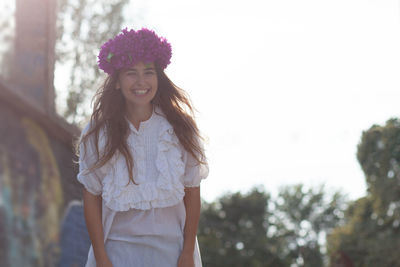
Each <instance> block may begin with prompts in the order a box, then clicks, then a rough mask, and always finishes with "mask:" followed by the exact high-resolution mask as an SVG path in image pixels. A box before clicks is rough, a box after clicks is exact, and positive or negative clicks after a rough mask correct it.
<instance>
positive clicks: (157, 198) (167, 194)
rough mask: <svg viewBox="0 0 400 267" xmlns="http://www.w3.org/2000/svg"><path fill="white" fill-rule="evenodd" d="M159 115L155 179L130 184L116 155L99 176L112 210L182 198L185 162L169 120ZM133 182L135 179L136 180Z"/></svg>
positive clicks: (170, 202) (147, 206)
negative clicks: (113, 161)
mask: <svg viewBox="0 0 400 267" xmlns="http://www.w3.org/2000/svg"><path fill="white" fill-rule="evenodd" d="M160 118H161V119H162V120H159V121H158V123H160V124H161V125H160V127H161V130H160V133H159V135H158V144H157V149H158V152H157V157H156V167H157V170H158V172H159V175H158V179H157V180H156V182H142V183H139V184H138V185H135V184H133V183H132V181H129V176H128V171H127V167H126V163H125V158H124V157H123V156H119V158H118V159H117V160H116V162H115V164H114V166H113V167H112V168H111V171H110V172H109V173H108V174H107V175H106V176H105V177H104V180H103V193H102V197H103V200H104V201H105V204H106V205H107V207H109V208H110V209H113V210H116V211H126V210H128V209H131V208H135V209H141V210H148V209H151V208H162V207H168V206H173V205H176V204H178V203H179V201H181V200H182V199H183V196H184V195H185V193H184V186H183V184H182V181H181V178H182V176H183V175H184V172H185V164H184V162H183V159H182V150H181V148H180V144H179V139H178V138H177V136H176V135H175V133H174V130H173V127H172V126H171V125H170V123H169V122H168V121H167V120H166V119H164V118H162V117H160ZM135 160H136V159H135ZM121 177H124V178H121ZM126 177H128V178H126ZM117 179H118V180H117ZM128 182H129V183H128ZM136 182H137V183H138V181H136Z"/></svg>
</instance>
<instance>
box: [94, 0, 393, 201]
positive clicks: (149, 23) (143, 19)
mask: <svg viewBox="0 0 400 267" xmlns="http://www.w3.org/2000/svg"><path fill="white" fill-rule="evenodd" d="M131 1H132V3H131V5H130V6H129V8H127V9H126V10H125V15H126V18H127V21H126V24H125V25H124V27H125V26H127V27H128V28H141V27H143V26H144V27H148V28H151V29H154V30H155V31H156V32H157V33H158V34H159V35H161V36H164V37H166V38H167V39H168V40H169V41H170V42H171V44H172V50H173V56H172V60H171V62H172V63H171V64H170V65H169V66H168V68H167V74H168V75H169V76H170V78H171V79H172V80H173V81H174V82H175V83H176V84H177V85H178V86H180V87H182V88H183V89H185V90H186V91H187V92H188V93H189V94H190V96H191V99H192V101H193V103H194V105H195V107H196V108H197V109H198V110H199V112H200V113H199V118H198V123H199V126H200V128H201V130H202V131H203V133H204V134H206V135H207V136H208V138H209V143H207V144H206V149H207V155H208V157H209V164H210V175H209V177H208V178H207V179H206V180H204V181H203V182H202V197H203V198H204V199H205V200H207V201H212V200H213V199H215V198H216V197H218V196H220V195H221V194H223V193H224V192H227V191H232V192H233V191H238V190H240V191H242V192H245V191H247V190H248V189H250V188H251V187H252V186H254V185H259V184H262V185H264V187H265V188H266V190H267V191H269V192H272V193H274V192H276V191H277V189H278V187H279V186H281V185H288V184H295V183H304V184H306V185H318V184H320V183H326V185H327V187H328V188H332V189H341V190H343V192H344V193H348V194H349V195H350V197H351V198H353V199H354V198H357V197H360V196H363V195H364V194H365V189H366V186H365V179H364V176H363V173H362V171H361V169H360V166H359V164H358V162H357V159H356V150H357V144H358V142H359V140H360V137H361V134H362V131H363V130H367V129H368V128H369V127H370V126H372V125H373V124H383V123H385V121H386V120H388V119H389V118H391V117H398V116H400V105H399V103H400V90H399V88H400V78H399V74H400V23H399V19H400V14H399V11H400V8H399V1H398V0H396V1H394V0H335V1H333V0H332V1H325V0H313V1H311V0H303V1H299V0H273V1H271V0H265V1H255V0H248V1H234V0H229V1H228V0H219V1H213V0H203V1H183V0H182V1H174V0H169V1H163V0H137V1H135V0H131ZM99 47H100V45H99Z"/></svg>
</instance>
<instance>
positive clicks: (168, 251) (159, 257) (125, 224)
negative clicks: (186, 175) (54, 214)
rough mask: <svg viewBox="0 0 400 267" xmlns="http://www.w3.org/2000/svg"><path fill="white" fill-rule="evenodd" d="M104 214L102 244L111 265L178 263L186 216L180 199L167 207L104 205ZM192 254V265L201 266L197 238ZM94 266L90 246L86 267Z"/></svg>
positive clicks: (166, 266) (169, 266)
mask: <svg viewBox="0 0 400 267" xmlns="http://www.w3.org/2000/svg"><path fill="white" fill-rule="evenodd" d="M103 215H105V216H104V217H103V231H104V235H105V248H106V252H107V255H108V257H109V259H110V261H111V262H112V264H113V267H148V266H156V267H176V266H177V263H178V259H179V256H180V254H181V252H182V248H183V240H184V238H183V230H184V226H185V219H186V211H185V205H184V203H183V200H182V201H181V202H179V203H178V204H177V205H175V206H171V207H166V208H154V209H150V210H138V209H130V210H128V211H122V212H115V211H111V210H110V209H108V208H107V207H106V206H105V205H103ZM110 217H111V218H112V220H111V219H110ZM105 219H106V220H105ZM193 258H194V262H195V267H201V266H202V264H201V257H200V250H199V246H198V242H197V238H196V242H195V250H194V253H193ZM95 266H96V261H95V258H94V254H93V248H92V247H91V248H90V251H89V255H88V261H87V264H86V267H95Z"/></svg>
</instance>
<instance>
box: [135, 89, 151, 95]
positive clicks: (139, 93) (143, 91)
mask: <svg viewBox="0 0 400 267" xmlns="http://www.w3.org/2000/svg"><path fill="white" fill-rule="evenodd" d="M147 91H148V90H135V91H134V92H135V94H138V95H144V94H145V93H147Z"/></svg>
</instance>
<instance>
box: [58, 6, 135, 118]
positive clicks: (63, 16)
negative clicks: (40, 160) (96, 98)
mask: <svg viewBox="0 0 400 267" xmlns="http://www.w3.org/2000/svg"><path fill="white" fill-rule="evenodd" d="M57 2H58V16H57V36H56V39H57V41H56V68H61V67H62V68H63V69H64V68H65V69H67V71H66V72H67V73H66V75H68V77H69V79H68V81H69V85H68V98H67V103H66V104H67V105H66V109H65V111H64V112H63V114H62V115H63V116H64V117H65V118H66V119H67V120H68V121H69V122H71V123H76V122H77V121H78V120H80V119H82V118H83V117H86V116H87V115H88V114H87V112H86V111H85V109H84V108H82V106H83V105H86V104H87V102H86V103H85V101H87V100H88V98H89V95H92V94H93V92H94V91H95V90H96V89H97V88H96V87H98V86H99V85H100V82H101V80H102V78H103V76H102V75H101V73H100V72H99V70H98V68H97V63H96V62H97V53H98V51H99V49H100V46H101V44H103V43H104V42H105V41H107V40H108V39H109V38H110V37H112V36H114V35H116V34H117V33H118V32H119V31H120V30H121V25H122V22H123V20H124V18H123V13H122V11H123V7H124V6H125V5H126V4H127V3H128V2H129V0H81V1H72V0H59V1H57Z"/></svg>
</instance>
